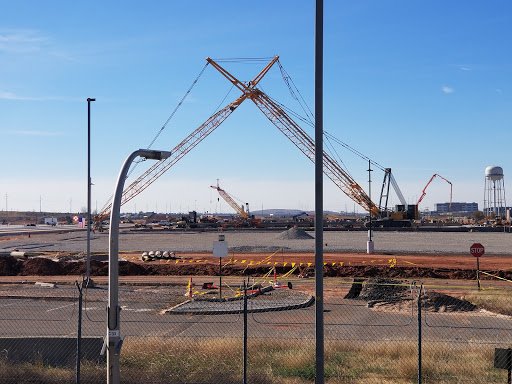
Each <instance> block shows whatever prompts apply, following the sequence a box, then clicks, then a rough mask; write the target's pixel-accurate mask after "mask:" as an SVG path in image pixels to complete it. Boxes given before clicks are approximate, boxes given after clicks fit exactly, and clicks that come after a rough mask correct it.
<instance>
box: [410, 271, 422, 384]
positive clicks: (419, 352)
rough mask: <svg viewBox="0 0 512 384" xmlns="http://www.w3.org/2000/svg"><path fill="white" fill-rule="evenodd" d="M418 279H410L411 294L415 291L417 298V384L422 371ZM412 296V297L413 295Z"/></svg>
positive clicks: (419, 383)
mask: <svg viewBox="0 0 512 384" xmlns="http://www.w3.org/2000/svg"><path fill="white" fill-rule="evenodd" d="M417 284H418V281H412V282H411V295H414V293H416V298H417V302H418V305H417V311H418V384H421V382H422V372H421V366H422V362H421V355H422V350H421V348H422V347H421V337H422V335H421V293H422V291H423V290H424V288H423V283H421V285H420V286H419V287H418V285H417ZM413 298H414V297H413Z"/></svg>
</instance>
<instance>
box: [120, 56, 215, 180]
mask: <svg viewBox="0 0 512 384" xmlns="http://www.w3.org/2000/svg"><path fill="white" fill-rule="evenodd" d="M208 64H209V63H208V62H206V64H205V65H204V67H203V69H202V70H201V72H199V75H197V77H196V79H195V80H194V81H193V82H192V85H191V86H190V87H189V89H188V90H187V92H185V95H184V96H183V97H182V98H181V100H180V102H179V103H178V105H177V106H176V107H175V108H174V111H172V113H171V115H170V116H169V117H168V118H167V120H166V121H165V123H164V125H162V128H160V130H159V131H158V132H157V134H156V135H155V137H154V138H153V140H151V143H149V145H148V147H147V149H150V148H151V147H152V146H153V144H154V143H155V141H156V139H158V136H160V134H161V133H162V132H163V130H164V129H165V127H166V126H167V124H169V121H171V119H172V118H173V117H174V115H175V114H176V112H177V111H178V109H179V108H180V107H181V105H182V104H183V102H184V101H185V99H186V98H187V96H188V95H189V93H190V92H191V91H192V88H194V85H196V83H197V81H198V80H199V78H200V77H201V76H202V75H203V73H204V71H205V70H206V67H207V66H208ZM141 161H144V159H139V160H137V161H135V162H134V165H133V167H132V169H131V170H130V172H129V173H128V175H127V178H128V176H130V174H131V173H132V172H133V171H134V169H135V168H136V167H137V164H138V163H140V162H141Z"/></svg>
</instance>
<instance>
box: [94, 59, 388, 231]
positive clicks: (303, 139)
mask: <svg viewBox="0 0 512 384" xmlns="http://www.w3.org/2000/svg"><path fill="white" fill-rule="evenodd" d="M278 59H279V56H275V57H274V58H273V59H272V61H270V63H268V64H267V66H266V67H265V68H264V69H263V70H262V71H261V72H260V73H259V74H258V75H257V76H256V77H255V78H254V79H253V80H252V81H249V82H241V81H239V80H238V79H237V78H236V77H234V76H233V75H231V74H230V73H229V72H227V71H226V70H225V69H224V68H222V67H221V66H220V65H219V64H218V63H217V62H215V61H214V60H212V59H211V58H207V59H206V60H207V62H208V64H210V65H212V66H213V67H214V68H215V69H217V70H218V71H219V72H220V73H221V74H222V75H223V76H224V77H226V79H228V80H229V81H230V82H231V83H232V84H233V86H234V87H236V88H238V89H239V90H240V91H241V92H242V95H241V96H239V97H238V98H237V99H236V100H234V101H233V102H231V103H230V104H228V105H227V106H226V107H224V108H222V109H221V110H219V111H218V112H216V113H215V114H213V115H212V116H210V118H208V119H207V120H206V121H205V122H204V123H203V124H202V125H201V126H199V127H198V128H197V129H195V130H194V131H193V132H192V133H191V134H190V135H188V136H187V137H186V138H185V139H184V140H183V141H182V142H181V143H180V144H178V145H177V146H176V147H175V148H174V149H172V151H171V155H170V156H169V157H168V158H167V159H164V160H160V161H159V162H156V163H154V165H153V166H151V167H150V168H149V169H148V170H147V171H146V172H144V173H143V174H142V175H141V176H139V177H138V178H137V179H136V180H135V181H133V182H132V183H131V184H130V185H129V186H128V187H126V188H125V190H124V191H123V195H122V200H121V204H125V203H126V202H128V201H130V200H131V199H133V198H134V197H135V196H137V195H138V194H139V193H141V192H142V191H143V190H145V189H146V188H147V187H149V185H151V184H152V183H153V182H154V181H155V180H156V179H157V178H158V177H160V176H161V175H162V174H163V173H164V172H166V171H167V170H168V169H169V168H170V167H172V166H173V165H174V164H176V162H178V160H180V159H181V158H182V157H183V156H185V155H186V154H187V153H188V152H190V150H192V148H194V147H195V146H196V145H197V144H199V143H200V142H201V141H202V140H203V139H204V138H205V137H207V136H208V135H209V134H210V133H211V132H213V131H214V130H215V129H216V128H217V127H218V126H219V125H220V124H221V123H222V122H223V121H224V120H226V118H227V117H228V116H230V115H231V113H233V112H234V111H235V110H236V109H237V108H238V106H239V105H240V104H241V103H242V102H244V101H245V100H247V99H249V100H251V101H252V102H253V103H254V104H255V105H256V106H257V107H258V108H259V109H260V110H261V111H262V112H263V114H264V115H265V116H266V117H267V118H268V119H269V120H270V122H271V123H272V124H274V125H275V126H276V127H277V128H278V129H279V130H280V131H281V132H282V133H283V134H284V135H285V136H286V137H287V138H288V139H289V140H290V141H291V142H292V143H293V144H294V145H295V146H296V147H297V148H298V149H299V150H300V151H301V152H303V153H304V155H306V157H308V158H309V159H310V160H311V161H312V162H313V163H314V162H315V142H314V140H313V139H312V138H311V137H310V136H309V135H308V134H307V133H306V132H305V131H304V130H303V129H302V128H300V127H299V126H298V125H297V123H295V121H294V120H293V119H292V118H291V117H290V116H289V115H288V114H287V113H286V112H285V111H284V109H283V108H282V107H281V106H280V105H278V104H277V103H276V102H275V101H274V100H272V99H271V98H270V97H269V96H267V95H266V94H265V93H264V92H263V91H262V90H260V89H259V88H257V87H256V86H257V85H258V83H259V82H260V81H261V79H262V78H263V76H265V74H266V73H267V72H268V71H269V70H270V68H271V67H272V66H273V65H274V64H275V63H276V62H278ZM279 65H280V64H279ZM281 69H282V68H281ZM283 77H284V74H283ZM285 81H286V79H285ZM323 165H324V169H323V171H324V174H325V175H326V176H327V177H328V178H330V179H331V180H332V181H333V182H334V184H335V185H336V186H337V187H338V188H339V189H341V190H342V192H343V193H345V194H346V195H347V196H348V197H349V198H350V199H352V200H353V201H354V202H356V203H357V204H358V205H360V206H361V207H363V208H364V209H365V210H366V211H368V212H369V213H370V215H371V216H374V217H379V216H380V214H381V210H380V209H379V207H377V205H376V204H375V203H374V202H373V201H372V200H371V199H370V197H369V196H368V194H367V193H366V192H365V191H364V190H363V188H361V186H360V185H359V184H358V183H357V182H356V181H355V180H354V179H353V178H352V177H351V176H350V175H349V173H348V172H347V171H345V170H344V169H343V168H342V167H341V165H340V164H338V163H337V162H336V161H335V160H334V159H333V158H332V157H331V156H330V155H329V154H328V153H327V152H325V151H324V152H323ZM111 204H112V203H108V204H107V205H106V206H105V207H104V208H103V209H102V210H101V212H100V213H99V214H98V215H97V218H96V222H97V223H98V222H101V221H102V220H103V219H104V218H105V217H106V216H108V215H109V214H110V209H111Z"/></svg>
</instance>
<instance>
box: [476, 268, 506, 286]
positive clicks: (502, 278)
mask: <svg viewBox="0 0 512 384" xmlns="http://www.w3.org/2000/svg"><path fill="white" fill-rule="evenodd" d="M480 273H483V274H485V275H487V276H492V277H495V278H496V279H500V280H504V281H508V282H510V283H512V280H509V279H505V278H504V277H499V276H496V275H493V274H490V273H487V272H484V271H480Z"/></svg>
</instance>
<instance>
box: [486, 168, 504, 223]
mask: <svg viewBox="0 0 512 384" xmlns="http://www.w3.org/2000/svg"><path fill="white" fill-rule="evenodd" d="M503 177H504V175H503V168H501V167H498V166H497V165H491V166H489V167H487V168H485V194H484V214H485V215H486V216H487V217H489V218H495V219H503V218H505V215H506V212H505V209H506V206H507V203H506V201H505V181H504V179H503Z"/></svg>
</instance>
